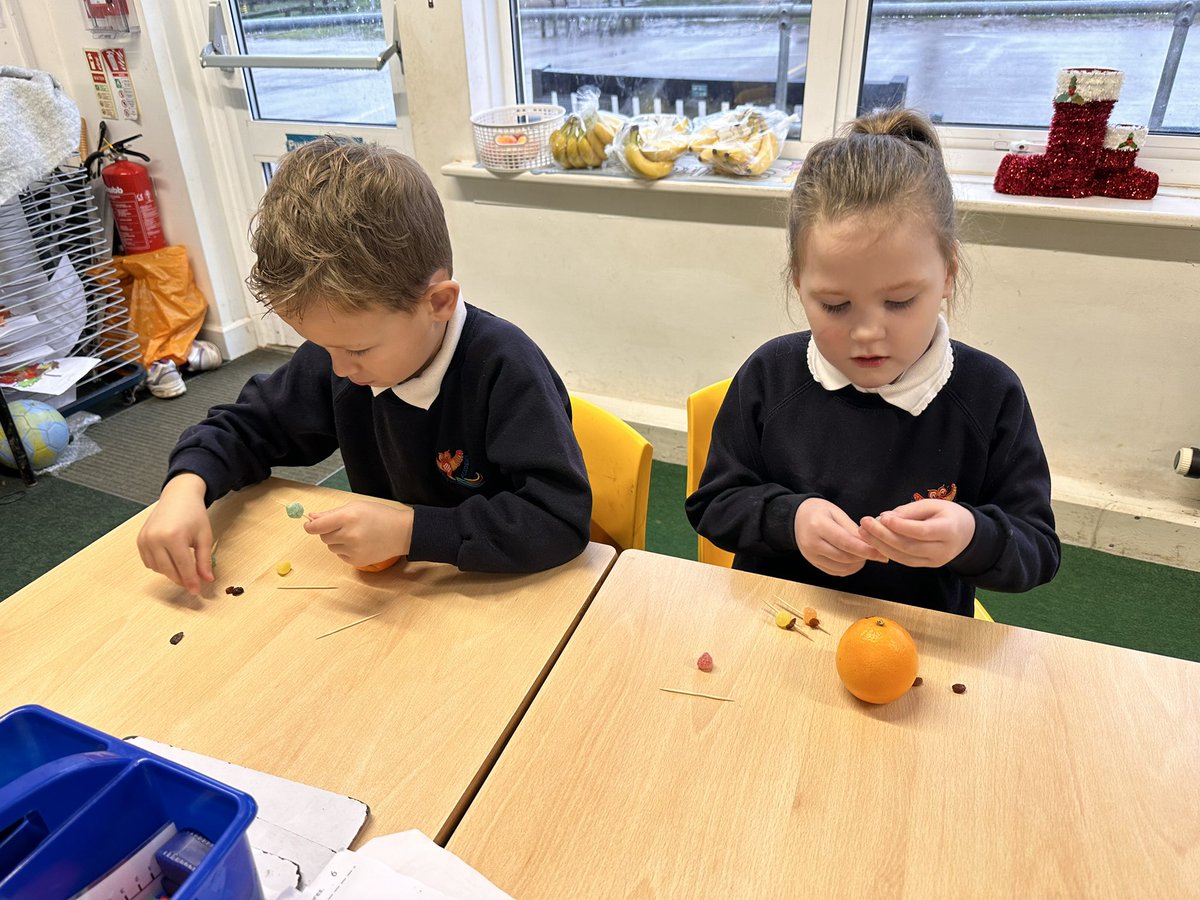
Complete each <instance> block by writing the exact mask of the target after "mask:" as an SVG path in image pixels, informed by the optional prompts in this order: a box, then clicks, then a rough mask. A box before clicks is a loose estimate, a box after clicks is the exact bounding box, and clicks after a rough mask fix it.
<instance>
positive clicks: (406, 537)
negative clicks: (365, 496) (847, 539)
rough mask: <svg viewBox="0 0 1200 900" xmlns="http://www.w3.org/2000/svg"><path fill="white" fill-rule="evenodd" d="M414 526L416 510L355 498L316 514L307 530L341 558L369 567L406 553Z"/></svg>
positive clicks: (306, 526) (354, 564) (355, 564)
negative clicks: (350, 501)
mask: <svg viewBox="0 0 1200 900" xmlns="http://www.w3.org/2000/svg"><path fill="white" fill-rule="evenodd" d="M412 525H413V511H412V510H411V509H409V508H408V507H406V506H400V505H398V504H397V505H393V504H390V503H374V502H371V501H369V500H355V501H354V502H352V503H347V504H346V505H345V506H338V507H336V508H334V509H327V510H325V511H324V512H319V513H313V514H312V515H311V517H310V518H309V520H308V521H307V522H305V523H304V530H305V531H307V532H308V533H309V534H315V535H319V536H320V538H321V540H322V541H324V542H325V546H326V547H328V548H329V550H330V552H332V553H335V554H337V556H338V558H339V559H341V560H342V561H344V562H348V563H350V565H352V566H369V565H371V564H372V563H377V562H382V561H383V560H385V559H391V558H392V557H393V556H407V555H408V550H409V546H410V544H411V543H412Z"/></svg>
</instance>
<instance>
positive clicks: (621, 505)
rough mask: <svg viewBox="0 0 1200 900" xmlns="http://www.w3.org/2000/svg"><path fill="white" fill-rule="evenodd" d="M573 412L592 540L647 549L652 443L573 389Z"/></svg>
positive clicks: (620, 547)
mask: <svg viewBox="0 0 1200 900" xmlns="http://www.w3.org/2000/svg"><path fill="white" fill-rule="evenodd" d="M571 411H572V417H571V418H572V421H573V422H574V426H575V438H576V440H578V441H579V446H580V449H582V450H583V463H584V465H585V466H586V467H587V474H588V481H590V482H591V485H592V540H594V541H599V542H601V543H604V544H611V545H612V546H614V547H616V548H617V549H618V550H644V549H646V507H647V505H648V504H649V502H650V460H651V458H652V457H653V455H654V448H653V447H652V446H651V445H650V442H649V441H648V440H646V439H645V438H644V437H642V436H641V435H640V434H638V433H637V431H635V430H634V429H633V428H631V427H630V426H629V425H628V424H627V423H625V422H623V421H622V420H621V419H619V418H617V417H616V416H614V415H613V414H612V413H610V412H608V411H607V410H604V409H601V408H600V407H599V406H596V405H595V404H594V403H589V402H588V401H587V400H584V399H582V398H580V397H577V396H575V395H574V394H572V395H571Z"/></svg>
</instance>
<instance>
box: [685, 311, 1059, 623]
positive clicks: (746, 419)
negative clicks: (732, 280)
mask: <svg viewBox="0 0 1200 900" xmlns="http://www.w3.org/2000/svg"><path fill="white" fill-rule="evenodd" d="M809 340H810V332H807V331H804V332H799V333H796V334H789V335H785V336H783V337H779V338H776V339H774V340H772V341H770V342H769V343H767V344H765V345H764V346H763V347H761V348H759V349H758V350H757V351H756V352H755V353H754V355H753V356H751V357H750V359H749V360H748V361H747V362H746V363H745V365H743V366H742V368H741V370H740V371H739V372H738V374H737V375H736V377H735V378H734V379H733V382H732V384H730V387H729V393H728V394H727V395H726V397H725V402H724V404H723V405H722V406H721V410H720V412H719V413H718V415H717V419H716V422H715V424H714V426H713V435H712V444H711V447H710V449H709V454H708V462H707V465H706V466H705V468H704V474H703V476H702V477H701V480H700V486H699V488H697V490H696V492H695V493H694V494H692V495H691V496H690V497H688V499H687V515H688V519H689V520H690V521H691V523H692V526H693V527H694V528H695V529H696V530H697V531H698V532H699V533H700V534H702V535H703V536H704V537H706V538H708V539H709V540H710V541H712V542H713V543H714V544H716V545H717V546H718V547H721V548H723V549H725V550H728V551H731V552H732V553H734V563H733V565H734V568H738V569H746V570H749V571H752V572H760V573H762V574H764V575H772V576H776V577H779V578H787V579H790V580H792V581H799V582H804V583H806V584H814V585H819V586H821V587H827V588H832V589H834V590H838V591H846V592H849V593H854V594H863V595H865V596H868V597H878V598H881V599H884V600H895V601H899V602H901V603H908V604H911V605H913V606H922V607H926V608H929V609H939V610H944V611H946V612H952V613H959V614H961V615H965V616H969V615H971V614H972V611H973V609H974V597H975V588H976V587H981V588H985V589H987V590H996V591H1027V590H1029V589H1030V588H1032V587H1036V586H1037V585H1039V584H1044V583H1045V582H1048V581H1049V580H1050V579H1051V578H1053V577H1054V574H1055V572H1057V571H1058V564H1059V559H1060V557H1061V546H1060V544H1059V540H1058V536H1057V535H1056V534H1055V532H1054V514H1053V513H1052V512H1051V509H1050V471H1049V467H1048V466H1047V464H1046V455H1045V453H1044V451H1043V450H1042V445H1041V442H1040V441H1039V440H1038V435H1037V428H1036V427H1035V426H1034V422H1033V415H1032V413H1031V412H1030V409H1029V403H1028V401H1027V400H1026V399H1025V392H1024V389H1023V388H1022V387H1021V383H1020V381H1019V380H1018V379H1017V376H1016V374H1014V373H1013V371H1012V370H1011V369H1009V368H1008V366H1006V365H1004V363H1002V362H1000V361H999V360H998V359H995V358H994V357H992V356H989V355H988V354H986V353H983V352H981V351H979V350H975V349H973V348H971V347H968V346H966V345H965V344H961V343H959V342H958V341H953V342H952V344H953V347H954V370H953V373H952V374H951V376H950V379H949V381H947V383H946V385H945V386H944V387H943V388H942V390H941V391H940V392H939V393H938V395H937V396H936V397H935V398H934V399H933V401H932V402H931V403H930V404H929V406H928V407H926V409H925V410H924V411H923V412H922V413H921V414H920V415H919V416H913V415H912V414H911V413H909V412H907V411H905V410H903V409H899V408H897V407H895V406H892V405H891V404H889V403H887V401H885V400H883V399H882V398H881V397H880V396H879V395H878V394H867V393H863V392H861V391H858V390H855V388H854V387H853V386H852V385H850V386H847V387H845V388H842V389H841V390H839V391H827V390H825V388H823V387H822V386H821V385H820V384H818V383H817V381H816V380H815V379H814V378H813V376H812V374H811V373H810V372H809V369H808V365H807V362H806V360H807V352H808V342H809ZM943 487H944V488H945V489H946V492H949V491H951V490H953V491H954V500H953V502H955V503H960V504H962V505H963V506H965V507H967V508H968V509H969V510H970V511H971V513H972V514H973V515H974V517H975V535H974V537H973V538H972V540H971V543H970V544H969V545H968V546H967V548H966V549H965V550H963V552H962V553H961V554H959V556H958V557H956V558H955V559H953V560H951V561H950V562H949V563H948V564H947V565H945V566H943V567H942V568H939V569H931V568H910V567H908V566H904V565H901V564H900V563H897V562H888V563H877V562H867V563H866V564H865V565H864V566H863V568H862V569H860V570H859V571H858V572H856V573H855V574H853V575H849V576H846V577H837V576H833V575H828V574H826V573H825V572H822V571H821V570H820V569H818V568H816V567H815V566H813V565H812V564H811V563H809V561H808V560H806V559H805V558H804V556H803V555H802V554H801V553H800V550H799V549H798V548H797V546H796V536H795V518H796V509H797V508H798V507H799V506H800V504H801V503H802V502H803V501H805V500H807V499H808V498H810V497H821V498H824V499H825V500H828V501H829V502H830V503H833V504H835V505H836V506H838V507H840V508H841V509H842V510H843V511H845V512H846V514H847V515H849V516H850V518H851V519H853V520H854V521H855V522H858V521H859V520H860V519H862V518H863V517H864V516H877V515H879V513H881V512H883V511H884V510H888V509H894V508H895V507H897V506H901V505H903V504H905V503H908V502H911V501H912V500H914V499H916V498H915V497H914V495H917V496H919V497H920V498H925V497H928V496H929V495H930V492H931V491H938V490H939V489H940V488H943Z"/></svg>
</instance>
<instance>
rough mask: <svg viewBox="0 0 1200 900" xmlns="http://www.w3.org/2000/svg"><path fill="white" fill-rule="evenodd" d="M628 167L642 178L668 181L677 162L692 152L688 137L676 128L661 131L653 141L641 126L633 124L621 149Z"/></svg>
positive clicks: (657, 132)
mask: <svg viewBox="0 0 1200 900" xmlns="http://www.w3.org/2000/svg"><path fill="white" fill-rule="evenodd" d="M621 149H622V151H623V153H624V156H625V162H626V163H627V164H628V168H629V169H630V170H631V171H632V172H633V173H634V174H635V175H640V176H641V177H642V178H649V179H651V180H653V179H657V178H665V177H666V176H667V175H670V174H671V171H672V170H673V169H674V168H675V160H677V159H679V157H680V156H682V155H683V154H684V153H686V152H687V149H688V139H687V135H686V134H683V133H681V132H679V131H678V130H675V129H668V130H661V129H660V130H658V131H656V132H655V133H654V136H653V137H652V138H646V137H644V136H643V135H642V131H641V126H638V125H630V126H629V128H628V130H627V131H626V132H625V142H624V144H623V145H622V147H621Z"/></svg>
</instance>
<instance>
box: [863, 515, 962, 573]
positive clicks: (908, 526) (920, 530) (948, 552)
mask: <svg viewBox="0 0 1200 900" xmlns="http://www.w3.org/2000/svg"><path fill="white" fill-rule="evenodd" d="M860 533H861V535H862V538H863V540H865V541H867V542H868V543H870V544H871V545H872V546H873V547H875V548H876V549H877V550H879V551H881V552H882V553H885V554H886V555H887V556H888V558H889V559H894V560H895V561H896V562H898V563H901V564H903V565H906V566H914V567H920V568H930V569H936V568H938V567H940V566H944V565H946V563H948V562H950V560H952V559H954V558H955V557H956V556H958V554H960V553H962V552H963V550H965V549H966V547H967V544H969V543H971V538H973V537H974V536H975V517H974V516H973V515H971V512H970V510H968V509H966V508H965V507H962V506H959V505H958V504H957V503H954V502H952V501H949V500H916V501H914V502H912V503H906V504H904V505H903V506H898V507H896V508H895V509H893V510H888V511H887V512H884V513H881V514H880V515H879V517H878V518H872V517H871V516H867V517H866V518H864V519H863V520H862V522H861V529H860Z"/></svg>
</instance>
